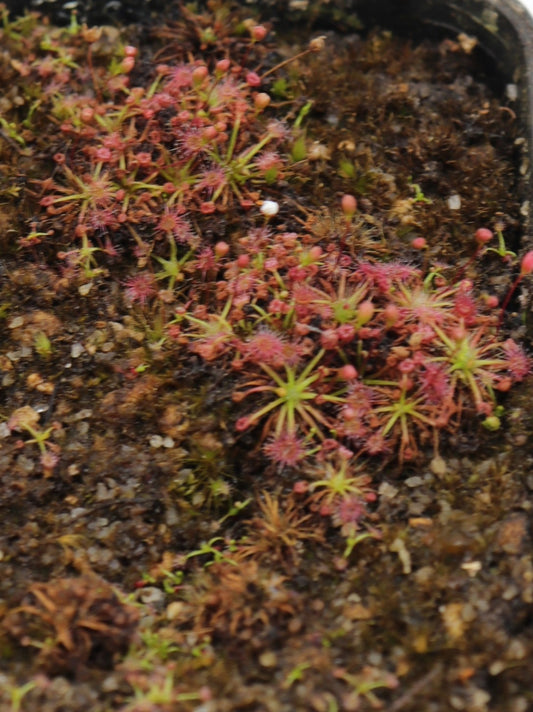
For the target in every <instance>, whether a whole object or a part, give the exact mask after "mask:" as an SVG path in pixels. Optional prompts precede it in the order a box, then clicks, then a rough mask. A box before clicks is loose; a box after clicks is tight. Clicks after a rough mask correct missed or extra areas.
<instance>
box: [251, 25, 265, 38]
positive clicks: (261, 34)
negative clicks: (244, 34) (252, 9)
mask: <svg viewBox="0 0 533 712" xmlns="http://www.w3.org/2000/svg"><path fill="white" fill-rule="evenodd" d="M267 31H268V30H267V28H266V27H265V26H264V25H254V26H253V27H252V29H251V30H250V34H251V35H252V39H253V40H254V41H255V42H261V40H264V39H265V37H266V36H267Z"/></svg>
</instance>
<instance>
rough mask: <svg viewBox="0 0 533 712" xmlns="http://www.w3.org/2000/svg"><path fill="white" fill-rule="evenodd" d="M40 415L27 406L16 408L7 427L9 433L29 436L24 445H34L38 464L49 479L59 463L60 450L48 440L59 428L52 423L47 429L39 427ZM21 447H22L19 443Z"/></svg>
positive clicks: (22, 443) (21, 442)
mask: <svg viewBox="0 0 533 712" xmlns="http://www.w3.org/2000/svg"><path fill="white" fill-rule="evenodd" d="M39 421H40V415H39V413H38V412H37V411H36V410H35V409H34V408H32V407H31V406H29V405H25V406H22V407H21V408H17V409H16V410H15V411H14V412H13V413H12V414H11V416H10V417H9V419H8V421H7V427H8V429H9V430H10V431H11V432H13V431H14V432H24V433H27V434H28V435H29V436H30V439H29V440H26V441H25V443H26V444H30V443H35V444H36V445H37V447H38V448H39V452H40V464H41V467H42V470H43V474H44V476H45V477H51V476H52V475H53V472H54V469H55V467H56V465H57V464H58V462H59V453H60V452H61V449H60V447H59V445H58V444H57V443H55V442H53V441H52V440H51V439H50V438H51V436H52V433H53V432H54V430H56V429H57V428H58V427H60V426H59V425H58V424H57V423H53V424H52V425H51V426H49V427H48V428H44V429H43V428H41V427H40V426H39ZM20 444H21V446H22V445H24V442H23V441H20Z"/></svg>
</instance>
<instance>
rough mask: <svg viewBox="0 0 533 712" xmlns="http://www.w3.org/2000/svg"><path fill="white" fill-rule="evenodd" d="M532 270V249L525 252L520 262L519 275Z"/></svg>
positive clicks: (529, 272)
mask: <svg viewBox="0 0 533 712" xmlns="http://www.w3.org/2000/svg"><path fill="white" fill-rule="evenodd" d="M531 272H533V250H530V251H529V252H526V254H525V255H524V256H523V257H522V262H521V263H520V275H521V276H523V275H525V274H531Z"/></svg>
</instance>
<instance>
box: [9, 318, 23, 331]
mask: <svg viewBox="0 0 533 712" xmlns="http://www.w3.org/2000/svg"><path fill="white" fill-rule="evenodd" d="M23 324H24V317H23V316H16V317H15V318H14V319H12V320H11V321H10V322H9V324H8V329H18V328H19V326H22V325H23Z"/></svg>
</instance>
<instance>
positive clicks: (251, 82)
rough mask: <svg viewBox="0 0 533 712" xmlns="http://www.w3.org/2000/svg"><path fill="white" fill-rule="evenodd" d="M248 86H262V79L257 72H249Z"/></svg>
mask: <svg viewBox="0 0 533 712" xmlns="http://www.w3.org/2000/svg"><path fill="white" fill-rule="evenodd" d="M246 84H248V86H249V87H258V86H261V77H260V76H259V74H257V72H248V74H247V75H246Z"/></svg>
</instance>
